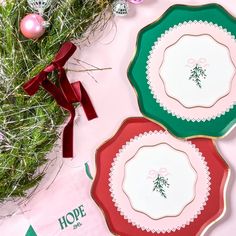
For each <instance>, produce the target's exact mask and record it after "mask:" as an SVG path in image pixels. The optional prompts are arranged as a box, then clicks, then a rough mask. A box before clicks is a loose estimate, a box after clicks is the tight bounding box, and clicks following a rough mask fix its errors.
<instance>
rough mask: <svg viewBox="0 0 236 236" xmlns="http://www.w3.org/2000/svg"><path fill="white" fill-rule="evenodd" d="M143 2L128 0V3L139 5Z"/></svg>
mask: <svg viewBox="0 0 236 236" xmlns="http://www.w3.org/2000/svg"><path fill="white" fill-rule="evenodd" d="M143 1H144V0H129V2H131V3H134V4H140V3H142V2H143Z"/></svg>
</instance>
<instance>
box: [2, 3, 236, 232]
mask: <svg viewBox="0 0 236 236" xmlns="http://www.w3.org/2000/svg"><path fill="white" fill-rule="evenodd" d="M213 2H217V3H218V4H221V5H223V6H224V7H225V8H226V10H228V11H229V12H230V13H231V14H233V15H234V16H235V17H236V7H235V0H227V1H226V0H210V1H207V0H178V1H177V0H168V1H164V0H163V1H157V0H146V1H144V2H143V3H142V4H140V5H135V4H132V5H131V4H130V14H129V16H128V17H115V18H114V21H115V25H116V26H114V22H111V25H108V27H107V28H106V30H105V31H104V32H103V33H99V32H98V35H97V37H96V39H95V40H94V41H93V43H92V44H91V45H90V46H89V47H83V45H81V48H82V49H81V50H78V51H77V53H78V55H74V57H75V58H80V59H81V60H82V61H85V62H87V63H89V64H92V65H95V66H97V67H100V68H107V67H111V68H112V69H110V70H103V71H96V72H93V73H92V75H93V76H94V77H95V78H96V80H97V82H95V81H94V79H93V78H91V77H90V76H89V75H88V74H87V73H80V74H77V73H75V72H69V73H68V77H69V79H70V80H71V82H75V81H77V80H78V79H81V80H82V82H83V84H84V87H85V88H86V90H87V91H88V92H89V94H90V96H91V99H92V102H93V105H94V107H96V111H97V114H98V118H97V119H95V120H92V121H89V122H88V121H87V119H86V117H85V115H84V114H83V111H82V109H81V108H78V109H77V118H76V120H75V128H74V147H75V154H76V157H75V158H74V159H73V160H62V155H61V154H60V153H56V152H52V153H51V154H50V158H51V159H54V158H56V157H57V159H56V161H57V162H59V165H55V166H52V167H51V168H50V169H49V170H48V171H47V174H46V176H45V178H44V179H43V181H42V183H41V184H40V186H39V187H38V189H37V190H36V191H35V193H34V194H33V195H32V196H31V198H30V199H29V200H27V202H25V204H24V205H21V210H22V211H23V212H24V215H22V217H16V216H12V217H10V218H8V219H7V221H6V220H1V221H0V232H1V233H0V234H1V236H12V235H17V236H25V232H26V231H27V228H28V226H29V225H32V226H33V228H34V229H35V231H36V233H37V235H38V236H54V235H56V236H108V235H110V236H111V235H112V234H111V233H110V232H109V229H108V227H107V225H106V222H105V219H104V216H103V214H102V212H101V211H100V209H99V208H98V207H97V205H96V204H95V203H94V202H93V200H92V199H91V197H90V187H91V184H92V181H91V180H90V179H89V178H88V177H87V176H86V175H85V172H84V163H85V162H88V163H89V164H90V168H91V171H92V174H93V175H94V173H95V170H96V168H95V162H94V160H95V152H96V149H97V148H98V147H99V146H100V145H101V144H102V143H103V142H104V141H105V140H107V139H109V138H110V137H111V136H113V135H114V134H115V132H116V131H117V130H118V128H119V126H120V124H121V123H122V121H123V120H124V119H125V118H127V117H130V116H141V114H140V111H139V108H138V103H137V97H136V95H135V92H134V90H133V88H132V87H131V85H130V83H129V81H128V78H127V67H128V65H129V63H130V61H131V60H132V58H133V55H134V52H135V47H136V46H135V45H136V37H137V34H138V32H139V31H140V29H141V28H143V27H145V26H146V25H148V24H150V23H151V22H153V21H155V20H157V19H158V18H159V17H160V16H161V15H162V14H163V13H164V12H165V11H166V9H167V8H168V7H170V6H171V5H173V4H188V5H189V4H192V5H199V4H207V3H213ZM72 62H73V61H72ZM85 66H86V67H87V65H85ZM66 67H67V68H68V67H69V68H74V69H75V67H74V65H72V64H71V63H70V62H68V63H67V65H66ZM76 69H77V70H78V69H81V68H80V67H79V66H78V67H76ZM83 69H84V68H83ZM108 98H109V99H108ZM80 115H81V116H80ZM58 143H59V144H60V140H59V141H58ZM218 146H219V149H220V152H221V154H222V156H224V158H225V160H226V161H227V162H228V164H229V166H230V167H231V171H232V175H231V180H230V183H229V187H228V198H227V212H226V215H225V217H224V218H223V219H222V220H221V221H220V222H218V223H217V224H216V225H215V226H213V227H212V228H211V229H210V230H209V231H208V232H207V234H206V236H222V235H234V234H235V232H236V224H235V221H236V201H235V193H236V180H235V178H234V177H235V170H236V158H235V153H236V130H234V131H232V133H231V134H230V135H229V136H228V137H227V138H225V139H223V140H221V141H218ZM58 149H59V150H60V147H58ZM62 162H63V163H64V164H63V167H62V169H61V170H60V172H59V174H58V175H57V177H56V174H57V172H58V171H59V167H60V164H61V163H62ZM54 179H55V180H54ZM53 180H54V181H53ZM81 205H84V209H85V212H86V216H85V217H83V218H82V219H80V222H81V223H82V226H81V227H79V228H77V229H75V230H74V229H73V225H70V227H67V228H66V229H64V230H61V228H60V224H59V223H58V219H59V218H60V217H63V216H65V215H66V214H68V213H69V212H70V211H73V210H74V209H75V208H77V207H79V206H81ZM4 221H5V223H4Z"/></svg>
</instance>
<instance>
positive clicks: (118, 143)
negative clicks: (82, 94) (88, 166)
mask: <svg viewBox="0 0 236 236" xmlns="http://www.w3.org/2000/svg"><path fill="white" fill-rule="evenodd" d="M171 158H173V161H172V159H171ZM174 158H175V159H174ZM170 159H171V161H168V160H170ZM188 162H189V163H190V164H188ZM96 167H97V173H96V177H95V180H94V182H93V187H92V190H91V194H92V197H93V199H94V200H95V202H96V203H97V205H98V206H99V207H100V208H101V210H102V211H103V212H104V216H105V218H106V221H107V224H108V227H109V229H110V231H111V232H112V233H113V234H114V235H120V236H148V235H150V236H153V235H170V236H196V235H204V233H205V232H206V230H207V229H208V228H209V227H210V226H211V225H212V224H214V223H215V222H216V221H218V220H219V219H220V218H222V217H223V214H224V212H225V210H226V206H225V193H226V186H227V182H228V179H229V172H230V171H229V167H228V165H227V164H226V163H225V161H224V160H223V158H222V157H221V156H220V154H219V153H218V151H217V149H216V146H215V144H214V141H213V140H211V139H207V138H194V139H189V140H180V139H176V138H175V137H173V136H171V134H170V133H168V131H166V130H165V129H164V128H162V127H161V126H159V125H157V124H155V123H153V122H151V121H149V120H147V119H145V118H129V119H127V120H126V121H125V122H124V123H123V124H122V125H121V127H120V129H119V130H118V132H117V133H116V134H115V136H114V137H112V138H111V139H110V140H108V141H107V142H106V143H105V144H103V145H102V146H101V147H100V148H99V149H98V150H97V154H96ZM175 167H178V168H175ZM150 168H151V169H150ZM164 170H165V171H164ZM183 173H186V177H185V176H184V175H183ZM158 178H159V179H162V180H163V179H165V180H166V183H167V182H168V181H169V182H168V183H167V184H166V185H162V184H161V185H158V186H157V188H156V189H155V190H157V191H154V189H153V184H154V182H155V180H158ZM178 178H179V180H178V181H177V179H178ZM136 179H137V184H135V180H136ZM161 183H163V182H161ZM153 201H154V203H153ZM157 206H158V207H157ZM160 208H162V209H161V210H160Z"/></svg>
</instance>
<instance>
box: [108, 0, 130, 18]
mask: <svg viewBox="0 0 236 236" xmlns="http://www.w3.org/2000/svg"><path fill="white" fill-rule="evenodd" d="M112 11H113V13H114V14H115V15H116V16H126V15H128V13H129V4H128V2H127V1H126V0H116V1H114V2H113V4H112Z"/></svg>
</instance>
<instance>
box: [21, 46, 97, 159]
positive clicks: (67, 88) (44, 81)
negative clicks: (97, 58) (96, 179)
mask: <svg viewBox="0 0 236 236" xmlns="http://www.w3.org/2000/svg"><path fill="white" fill-rule="evenodd" d="M75 51H76V46H75V45H74V44H73V43H71V42H66V43H64V44H63V45H62V47H61V48H60V50H59V52H58V53H57V55H56V56H55V58H54V60H53V61H52V63H51V64H50V65H48V66H47V67H46V68H45V69H43V70H42V71H41V72H40V73H39V74H38V75H36V76H35V77H34V78H32V79H31V80H29V81H28V82H26V83H25V84H24V85H23V88H24V90H25V91H26V93H28V94H29V95H30V96H33V95H34V94H36V93H37V91H38V90H39V88H40V86H42V87H43V88H44V89H45V90H46V91H47V92H48V93H49V94H51V95H52V96H53V97H54V98H55V100H56V102H57V104H58V105H59V106H61V107H62V108H64V109H65V110H67V111H69V112H70V120H69V122H68V123H67V125H66V126H65V128H64V131H63V157H65V158H68V157H73V127H74V118H75V107H74V106H73V103H75V102H80V103H81V105H82V107H83V109H84V111H85V114H86V116H87V118H88V120H91V119H94V118H96V117H97V114H96V111H95V110H94V108H93V105H92V102H91V100H90V98H89V96H88V94H87V92H86V90H85V89H84V87H83V85H82V83H81V82H80V81H79V82H75V83H72V84H70V82H69V80H68V78H67V75H66V72H65V69H64V68H63V66H64V65H65V63H66V62H67V61H68V60H69V58H70V57H71V56H72V55H73V53H74V52H75ZM55 70H57V71H58V79H59V86H58V87H57V86H56V85H55V84H53V83H52V82H51V81H50V80H49V79H48V74H49V73H51V72H53V71H55Z"/></svg>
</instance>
